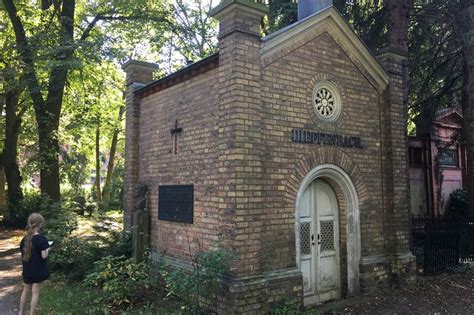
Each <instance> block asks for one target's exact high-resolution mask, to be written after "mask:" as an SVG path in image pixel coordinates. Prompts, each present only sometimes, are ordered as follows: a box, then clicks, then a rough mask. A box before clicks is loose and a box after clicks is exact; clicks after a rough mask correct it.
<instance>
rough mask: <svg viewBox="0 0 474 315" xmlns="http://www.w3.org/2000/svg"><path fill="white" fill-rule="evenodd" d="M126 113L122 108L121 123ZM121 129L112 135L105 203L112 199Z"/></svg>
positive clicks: (103, 195)
mask: <svg viewBox="0 0 474 315" xmlns="http://www.w3.org/2000/svg"><path fill="white" fill-rule="evenodd" d="M124 113H125V106H121V107H120V109H119V116H118V118H119V119H118V121H119V123H120V122H121V121H122V118H123V114H124ZM120 129H121V128H120V126H118V127H116V128H115V129H114V133H113V135H112V143H111V144H110V154H109V161H108V163H107V175H106V176H105V183H104V188H103V189H102V200H104V201H105V202H107V201H108V200H109V198H110V186H111V184H112V175H113V171H114V161H115V153H116V152H117V142H118V135H119V132H120Z"/></svg>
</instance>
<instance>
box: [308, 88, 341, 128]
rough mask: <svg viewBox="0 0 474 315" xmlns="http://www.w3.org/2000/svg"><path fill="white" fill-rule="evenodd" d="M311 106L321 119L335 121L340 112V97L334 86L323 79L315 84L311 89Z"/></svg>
mask: <svg viewBox="0 0 474 315" xmlns="http://www.w3.org/2000/svg"><path fill="white" fill-rule="evenodd" d="M313 108H314V111H315V113H316V115H317V116H318V117H319V118H321V119H322V120H326V121H335V120H336V119H337V118H338V117H339V114H340V113H341V98H340V96H339V93H338V91H337V89H336V86H335V85H334V84H332V83H331V82H327V81H323V82H319V83H318V84H316V87H315V88H314V90H313Z"/></svg>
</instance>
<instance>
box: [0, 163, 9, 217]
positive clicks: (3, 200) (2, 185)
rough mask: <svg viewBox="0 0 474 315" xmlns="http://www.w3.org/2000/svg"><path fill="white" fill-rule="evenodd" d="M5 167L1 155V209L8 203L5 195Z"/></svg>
mask: <svg viewBox="0 0 474 315" xmlns="http://www.w3.org/2000/svg"><path fill="white" fill-rule="evenodd" d="M5 185H6V178H5V169H4V167H3V156H0V211H1V210H3V209H5V207H6V205H7V198H6V196H5V191H6V190H5Z"/></svg>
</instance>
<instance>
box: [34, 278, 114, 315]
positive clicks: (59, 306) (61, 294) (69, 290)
mask: <svg viewBox="0 0 474 315" xmlns="http://www.w3.org/2000/svg"><path fill="white" fill-rule="evenodd" d="M102 297H103V293H102V292H100V291H98V290H92V289H91V288H87V287H85V286H84V285H82V284H81V283H77V282H66V281H64V280H62V279H60V278H55V277H52V279H51V280H50V281H47V282H45V284H44V285H43V286H42V288H41V293H40V303H39V306H38V314H61V315H67V314H71V315H72V314H74V315H75V314H87V315H88V314H107V310H106V309H102V310H101V306H100V304H99V303H98V302H97V301H99V300H100V299H101V298H102ZM102 307H103V306H102ZM104 311H105V312H104Z"/></svg>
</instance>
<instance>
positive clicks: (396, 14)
mask: <svg viewBox="0 0 474 315" xmlns="http://www.w3.org/2000/svg"><path fill="white" fill-rule="evenodd" d="M383 2H384V6H385V8H386V10H387V11H386V12H387V14H386V17H387V28H388V34H387V35H388V43H389V46H390V47H391V48H395V49H399V50H401V51H404V52H407V51H408V3H407V0H384V1H383Z"/></svg>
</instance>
